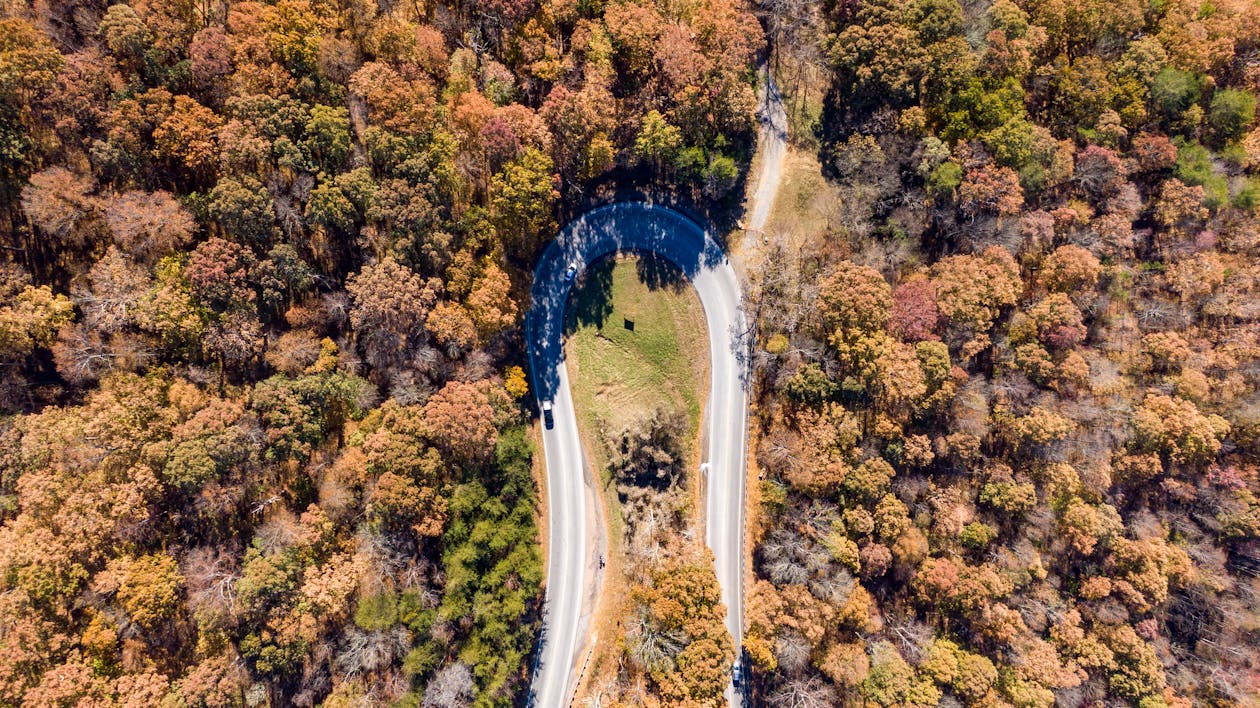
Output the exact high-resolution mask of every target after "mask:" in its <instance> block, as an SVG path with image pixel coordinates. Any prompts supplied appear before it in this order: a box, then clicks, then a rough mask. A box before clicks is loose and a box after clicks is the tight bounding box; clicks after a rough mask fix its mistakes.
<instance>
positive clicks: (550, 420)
mask: <svg viewBox="0 0 1260 708" xmlns="http://www.w3.org/2000/svg"><path fill="white" fill-rule="evenodd" d="M542 415H543V425H544V426H545V427H546V428H547V430H551V429H552V428H553V427H555V425H556V419H555V418H554V417H552V415H551V401H543V404H542Z"/></svg>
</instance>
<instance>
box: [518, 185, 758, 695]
mask: <svg viewBox="0 0 1260 708" xmlns="http://www.w3.org/2000/svg"><path fill="white" fill-rule="evenodd" d="M619 251H650V252H653V253H656V254H657V255H660V256H662V257H664V258H666V259H667V260H669V261H671V262H672V263H674V265H676V266H677V267H678V268H679V269H680V270H682V272H683V273H684V275H686V276H687V278H688V279H689V280H690V282H691V284H692V286H693V287H694V288H695V289H696V294H697V295H698V296H699V297H700V302H701V304H702V305H703V307H704V312H705V320H706V323H707V325H708V329H709V348H710V357H711V362H710V371H711V376H710V391H709V399H708V406H707V408H706V419H707V420H708V422H709V430H708V446H707V451H706V462H707V469H708V477H707V480H706V487H707V500H706V517H705V522H706V530H705V540H706V542H707V543H708V545H709V547H710V549H712V551H713V555H714V561H715V566H716V570H717V577H718V584H719V585H720V586H721V590H722V601H723V603H724V604H725V605H726V607H727V620H726V624H727V628H728V631H730V633H731V635H732V637H733V638H734V641H735V646H736V649H737V651H738V648H739V646H740V642H741V641H742V636H743V589H744V568H743V564H744V554H743V542H744V522H743V515H744V481H745V461H744V456H745V452H746V448H747V429H748V406H747V403H748V388H747V375H746V371H747V330H748V327H747V323H746V320H745V318H744V312H743V308H742V305H743V302H742V291H741V288H740V282H739V278H738V276H737V274H736V273H735V269H734V268H733V267H732V266H731V264H730V262H729V261H728V260H727V258H726V256H725V254H724V253H723V252H722V250H721V248H720V247H719V246H718V245H717V242H716V241H714V239H713V237H712V235H711V234H709V233H708V232H707V231H706V230H705V229H703V228H702V227H701V226H699V225H698V224H696V223H695V222H694V221H691V220H690V219H688V218H687V217H685V216H683V215H682V214H681V213H679V212H677V211H674V210H672V209H669V208H667V207H662V206H657V205H653V204H648V203H639V202H634V203H619V204H611V205H608V206H604V207H599V208H597V209H593V210H591V211H589V212H587V213H585V214H583V215H582V216H580V217H578V218H577V219H575V220H574V221H572V222H571V223H569V224H568V225H567V226H565V227H564V228H563V229H561V231H560V234H559V236H558V237H557V238H556V240H555V241H553V242H552V243H551V244H549V245H548V247H547V249H546V250H545V251H544V253H543V255H542V258H541V259H540V260H539V262H538V265H537V266H536V267H535V269H534V283H533V287H532V289H531V293H530V294H531V300H532V302H531V308H530V311H529V313H528V314H527V316H526V323H525V324H526V328H525V332H526V342H527V346H528V347H529V362H530V373H531V377H532V379H533V384H534V394H535V397H536V399H537V402H538V405H539V409H540V410H541V409H542V407H543V404H544V403H550V404H551V419H552V420H551V425H547V424H546V423H547V421H546V419H545V416H544V426H543V431H542V432H543V435H542V438H543V454H544V458H545V460H546V464H547V497H548V510H549V511H548V513H549V517H550V533H549V534H548V544H549V548H548V560H547V588H546V596H545V600H544V611H543V627H542V632H541V637H540V648H539V652H538V658H537V662H536V665H535V669H534V678H533V683H532V685H531V687H530V700H529V703H530V704H531V705H535V706H540V707H546V708H552V707H560V706H566V705H568V703H569V701H570V700H571V696H572V693H573V690H574V689H575V688H576V687H575V686H573V685H571V684H572V678H573V672H574V670H575V669H576V664H577V661H578V658H579V656H580V655H581V650H582V648H583V647H584V645H585V643H586V618H585V617H584V615H583V589H584V587H585V586H586V583H587V578H588V577H590V573H591V572H593V571H592V564H591V563H590V561H591V558H590V556H591V553H592V549H591V548H590V547H589V546H590V544H588V540H589V529H588V527H587V525H588V524H589V523H590V520H589V518H588V514H587V496H588V495H593V494H594V493H595V492H594V489H593V487H592V486H591V483H590V481H589V478H588V476H587V472H586V465H585V463H584V460H583V457H582V447H581V443H580V439H579V438H578V431H577V417H576V415H575V411H574V408H573V401H572V397H571V395H570V392H569V382H568V375H567V372H566V370H565V364H564V349H563V343H562V337H563V334H564V312H565V305H566V303H567V300H568V296H569V291H570V289H571V288H572V285H573V282H572V280H570V279H566V277H565V271H566V270H567V269H568V268H569V266H570V265H571V264H572V265H575V266H576V267H577V268H578V269H579V270H580V269H583V268H585V267H586V265H587V264H589V263H591V262H593V261H594V260H596V259H597V258H599V257H601V256H605V255H608V254H611V253H616V252H619ZM727 696H728V698H730V700H731V702H732V704H733V705H734V704H738V700H737V697H736V695H735V694H734V692H733V690H732V689H731V687H730V686H728V687H727Z"/></svg>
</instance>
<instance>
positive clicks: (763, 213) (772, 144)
mask: <svg viewBox="0 0 1260 708" xmlns="http://www.w3.org/2000/svg"><path fill="white" fill-rule="evenodd" d="M761 77H762V82H761V96H760V101H759V102H760V104H761V105H760V113H761V134H760V135H759V136H758V143H757V154H758V156H759V158H760V159H761V164H760V165H759V166H758V169H757V184H756V187H755V188H754V190H753V193H752V194H751V195H749V207H748V223H747V224H746V226H747V228H748V230H749V231H760V230H762V229H764V228H765V227H766V221H767V220H768V219H769V218H770V207H772V206H774V195H775V194H777V193H778V191H779V178H780V177H781V176H782V174H783V162H784V161H785V160H786V159H787V138H788V122H787V111H786V110H784V109H783V97H782V96H780V95H779V86H778V84H776V83H775V82H774V77H773V76H771V75H770V70H769V69H768V68H767V67H766V65H765V64H762V65H761Z"/></svg>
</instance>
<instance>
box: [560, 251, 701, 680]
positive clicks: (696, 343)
mask: <svg viewBox="0 0 1260 708" xmlns="http://www.w3.org/2000/svg"><path fill="white" fill-rule="evenodd" d="M567 312H568V322H567V323H566V357H567V363H568V368H569V383H570V385H571V386H572V392H573V399H574V404H575V406H576V408H577V415H578V427H579V428H580V431H581V434H582V438H583V443H584V446H585V448H586V451H587V454H588V455H589V456H590V463H591V465H592V468H593V469H594V470H596V472H597V474H598V475H599V479H600V482H601V484H600V489H601V492H602V496H603V500H604V509H605V510H606V512H607V521H608V540H609V546H608V550H607V553H606V560H607V567H606V568H605V574H604V578H603V584H602V588H601V599H600V603H599V607H598V609H597V614H596V616H595V617H594V618H593V626H592V629H593V630H594V632H595V634H596V645H595V650H594V651H595V654H594V656H593V657H592V661H591V663H590V665H589V666H590V668H589V669H588V671H587V673H586V675H585V676H584V677H583V679H584V680H583V687H582V688H581V689H579V690H581V691H583V693H585V691H586V690H589V688H590V687H598V686H599V685H600V684H603V683H606V682H608V681H609V680H610V679H611V678H612V676H613V675H615V673H616V670H617V664H618V661H617V658H618V654H619V652H620V650H621V648H620V646H619V645H620V642H619V641H618V640H619V639H620V638H621V636H622V634H623V627H622V622H623V620H624V618H625V615H626V612H627V609H628V602H629V590H630V588H629V584H630V583H629V581H628V578H627V574H626V561H625V557H624V553H623V549H622V540H621V539H622V535H623V530H624V528H625V526H624V523H625V522H624V520H623V518H622V514H621V508H620V504H619V500H618V495H617V489H616V488H615V484H613V481H612V480H611V478H610V474H609V472H608V441H609V440H611V439H613V437H614V436H616V435H617V434H618V433H619V432H620V431H621V430H623V429H625V428H626V427H628V426H630V425H632V424H634V423H636V422H637V421H641V420H643V419H646V418H648V417H649V416H651V415H652V414H653V413H654V412H656V411H658V410H668V411H681V412H683V413H685V414H686V417H687V422H688V426H687V435H686V438H687V439H686V440H685V441H684V449H686V450H690V451H692V461H691V462H690V463H689V464H688V465H687V468H688V469H689V470H692V469H695V460H696V457H697V455H698V452H697V451H698V444H697V431H698V430H699V427H700V416H701V414H702V409H703V406H704V401H705V398H706V396H707V395H708V380H709V377H708V363H709V339H708V332H707V329H706V327H705V320H704V310H703V308H702V307H701V305H700V301H699V299H698V298H697V297H696V294H695V291H694V290H693V289H692V288H691V287H690V285H689V284H688V283H687V282H686V280H685V279H683V277H682V275H681V273H679V272H678V271H677V270H676V269H674V268H673V267H672V266H669V265H667V264H666V263H664V262H662V261H660V260H659V259H656V258H653V257H651V256H648V255H644V256H622V257H618V258H608V259H604V260H602V261H600V262H598V263H596V264H595V265H594V266H592V267H591V268H589V269H587V271H586V273H585V274H584V276H583V278H582V280H581V282H579V283H578V286H577V288H576V290H575V291H574V294H573V300H572V301H571V302H570V303H569V308H568V311H567ZM687 484H688V485H689V486H690V488H691V489H692V490H696V489H697V487H696V484H697V482H696V480H695V479H694V476H693V478H691V479H689V480H688V481H687ZM693 518H694V517H693Z"/></svg>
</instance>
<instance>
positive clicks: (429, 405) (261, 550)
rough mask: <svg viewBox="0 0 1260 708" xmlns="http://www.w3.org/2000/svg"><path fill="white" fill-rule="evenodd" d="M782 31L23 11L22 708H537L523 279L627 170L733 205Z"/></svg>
mask: <svg viewBox="0 0 1260 708" xmlns="http://www.w3.org/2000/svg"><path fill="white" fill-rule="evenodd" d="M764 42H765V39H764V35H763V31H762V28H761V25H760V24H759V23H758V21H757V18H756V17H755V16H754V15H753V14H751V13H750V12H749V8H748V7H745V6H744V5H743V4H741V3H740V2H735V1H734V0H699V1H696V2H677V1H670V0H659V1H654V0H637V1H635V2H603V1H600V0H593V1H591V0H582V1H578V0H572V1H568V0H541V1H540V0H479V1H476V2H473V1H467V2H427V3H395V2H387V1H381V2H376V1H375V0H279V1H278V2H228V1H227V0H161V1H158V0H136V1H134V2H126V3H110V2H106V1H105V0H84V1H81V2H79V1H76V2H45V1H43V0H36V1H35V2H24V1H23V0H11V1H9V2H5V3H3V4H2V5H0V294H2V297H0V705H39V706H75V705H85V706H86V705H90V706H105V705H128V706H154V705H164V706H189V707H191V706H203V705H204V706H230V705H251V706H259V705H298V706H310V705H317V704H325V705H386V704H389V705H395V704H397V705H419V706H463V705H474V704H475V705H481V706H490V705H507V704H513V703H517V702H520V701H521V700H522V697H523V694H524V689H525V686H526V683H527V680H526V679H527V677H528V673H529V669H530V668H531V662H532V650H533V648H534V643H535V640H536V632H537V627H538V614H539V610H540V606H539V605H540V599H541V592H540V588H541V584H542V582H543V580H544V578H543V566H542V555H541V554H542V552H541V548H540V545H539V534H538V528H537V527H538V519H537V512H538V499H537V490H536V485H535V481H534V479H533V477H532V473H531V465H532V449H531V448H532V446H531V444H530V443H529V438H528V436H527V433H526V427H525V423H526V418H527V407H526V405H525V401H526V400H528V399H529V396H528V395H527V394H528V385H527V380H526V376H525V373H524V372H523V371H522V369H521V366H522V365H523V363H524V362H523V361H522V359H521V356H520V352H521V351H523V349H522V346H521V343H520V341H519V337H520V328H519V323H520V320H521V314H522V311H523V309H524V308H525V307H526V306H527V302H526V300H525V293H526V292H527V291H528V290H527V288H528V285H529V283H528V277H529V271H530V267H531V265H532V262H533V259H534V257H535V255H536V252H537V250H538V248H539V247H540V245H542V244H544V243H545V242H546V241H547V240H548V239H550V238H552V236H553V232H554V229H555V226H556V222H557V220H558V219H559V218H560V215H561V214H563V213H567V212H569V211H572V210H573V209H576V208H580V207H581V206H582V205H583V204H584V203H585V202H586V201H587V200H588V199H589V198H590V195H591V194H592V193H594V191H595V190H596V189H597V188H600V187H601V185H606V184H610V183H611V184H613V185H614V186H616V185H617V184H620V183H623V182H624V183H627V184H640V185H641V184H651V185H656V186H657V187H658V188H659V189H661V190H663V191H666V192H668V193H671V194H675V195H678V196H679V197H680V198H684V199H690V200H693V203H698V204H704V203H710V202H712V201H714V200H721V199H724V198H726V197H727V195H728V194H731V193H732V188H733V187H734V186H735V185H736V184H737V182H738V181H739V179H740V174H741V173H742V171H743V166H744V165H745V164H746V163H747V160H748V159H749V156H750V153H751V150H752V146H753V137H754V132H753V131H754V127H755V118H754V103H755V98H754V96H755V83H754V73H753V69H752V67H753V63H754V60H755V55H756V54H757V53H758V52H759V51H760V50H761V49H762V47H763V46H764ZM710 575H711V572H710ZM668 581H669V578H668V577H666V576H665V575H663V574H662V575H661V576H660V580H659V582H660V584H665V583H667V582H668ZM646 582H647V583H648V584H649V585H648V586H646V587H645V588H644V589H643V591H642V592H643V593H644V595H643V597H644V598H645V600H644V601H645V602H646V601H648V599H649V598H650V597H651V593H652V591H653V589H654V588H655V586H654V585H652V583H654V582H656V581H655V580H654V579H653V578H648V579H647V580H646ZM679 587H684V586H679ZM684 589H685V588H684ZM664 592H665V590H661V591H659V592H658V593H657V595H661V594H662V593H664ZM679 592H682V591H679ZM727 641H728V644H729V640H727ZM731 653H733V649H732V648H730V647H729V646H728V647H727V657H729V656H730V654H731ZM716 671H717V672H718V673H719V678H720V674H721V672H723V671H725V665H722V666H719V667H718V668H717V669H716ZM678 675H682V674H678ZM652 690H654V691H664V690H673V691H680V692H685V691H686V690H687V687H686V686H679V685H673V686H669V687H663V688H658V687H656V686H654V687H653V689H652Z"/></svg>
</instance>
